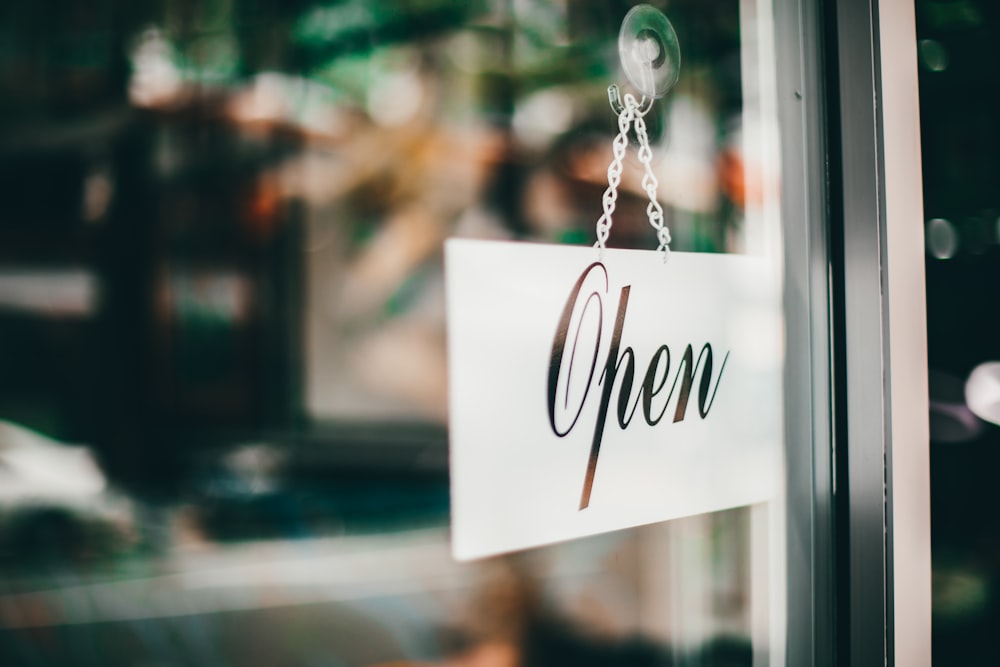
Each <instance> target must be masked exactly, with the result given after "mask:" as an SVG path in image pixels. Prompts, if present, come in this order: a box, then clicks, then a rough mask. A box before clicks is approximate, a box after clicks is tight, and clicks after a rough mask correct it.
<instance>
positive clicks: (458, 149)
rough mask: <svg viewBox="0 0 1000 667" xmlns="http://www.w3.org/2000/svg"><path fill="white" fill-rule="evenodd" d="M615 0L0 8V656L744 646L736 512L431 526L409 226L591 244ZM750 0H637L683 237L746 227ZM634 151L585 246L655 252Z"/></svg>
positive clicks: (258, 0) (423, 272) (420, 284)
mask: <svg viewBox="0 0 1000 667" xmlns="http://www.w3.org/2000/svg"><path fill="white" fill-rule="evenodd" d="M630 4H631V3H629V2H625V1H611V2H602V3H574V2H569V1H568V0H566V1H556V2H542V1H536V0H477V1H474V2H465V1H462V2H459V1H456V0H423V1H421V2H395V3H371V2H367V1H361V0H330V1H328V2H317V1H316V0H294V1H293V2H279V1H277V0H248V1H245V2H235V1H233V0H169V1H158V2H149V1H142V2H134V1H131V0H100V1H98V2H91V3H81V2H76V1H74V0H39V1H37V2H31V3H4V4H3V5H0V628H2V630H0V652H2V655H0V663H2V664H4V665H69V664H74V665H148V666H151V665H157V666H167V665H216V666H217V665H279V664H280V665H375V664H388V663H397V664H398V663H400V662H404V661H405V662H429V663H436V664H452V665H475V666H480V665H481V666H483V667H488V666H489V667H503V666H506V665H511V666H513V665H524V666H526V667H529V666H532V665H553V664H574V665H589V664H595V665H597V664H601V665H617V664H621V665H625V664H628V665H702V666H706V667H713V666H718V667H729V666H730V665H733V666H735V665H750V664H751V662H752V659H753V653H754V652H757V654H758V657H759V656H760V655H761V651H766V641H764V643H763V644H762V643H761V642H760V641H758V640H757V639H754V641H751V640H752V638H753V637H752V636H757V637H758V638H759V636H760V635H759V633H760V632H761V628H763V636H764V637H765V638H766V636H767V633H768V624H769V622H770V621H769V617H768V611H767V603H766V597H767V594H768V593H767V574H766V573H767V562H768V553H767V545H766V543H767V540H766V539H764V540H763V542H761V537H760V536H761V535H762V534H763V535H765V536H766V534H767V533H766V512H765V513H764V515H763V517H764V518H763V519H762V515H761V513H760V511H759V510H760V508H746V509H738V510H731V511H727V512H722V513H718V514H714V515H708V516H699V517H692V518H690V519H685V520H681V521H677V522H672V523H670V524H667V525H660V526H651V527H646V528H642V529H637V530H631V531H625V532H622V533H615V534H611V535H605V536H600V537H596V538H589V539H586V540H581V541H578V542H574V543H572V544H566V545H560V546H555V547H549V548H545V549H540V550H536V551H532V552H529V553H526V554H520V555H517V556H510V557H504V558H497V559H491V560H487V561H485V562H479V563H472V564H466V565H460V564H456V563H455V562H454V561H453V560H452V558H451V557H450V553H449V548H448V539H449V538H448V532H447V523H448V513H449V498H448V478H447V432H446V426H445V424H446V417H447V415H446V398H447V386H446V383H445V378H446V372H445V371H446V369H445V322H444V303H443V284H442V242H443V240H444V239H445V238H447V237H449V236H456V235H457V236H469V237H479V238H495V239H533V240H539V241H557V242H562V243H590V242H591V238H592V229H593V224H594V221H595V220H596V217H597V214H598V213H599V202H600V195H601V193H602V191H603V189H604V184H605V183H606V169H607V163H608V160H609V158H610V141H611V138H612V136H613V133H614V130H615V123H614V117H613V115H612V113H611V111H610V109H609V108H608V103H607V98H606V92H605V91H606V88H607V85H608V84H609V83H613V82H619V81H621V80H622V78H621V76H620V73H619V72H618V55H617V45H616V40H617V31H618V26H619V25H620V23H621V20H622V18H623V17H624V15H625V13H626V11H627V10H628V9H629V7H630ZM654 4H658V5H660V6H664V7H665V5H666V4H667V3H665V2H659V3H654ZM756 11H757V5H756V3H755V2H753V1H751V0H710V1H707V0H677V1H675V2H671V3H669V12H668V15H669V17H670V19H671V21H672V22H673V24H674V25H675V27H676V29H677V32H678V34H679V36H680V40H681V45H682V50H683V54H684V55H683V58H684V70H683V75H682V77H681V80H680V83H679V84H678V85H677V87H676V88H675V89H674V92H673V93H672V94H671V96H670V97H669V98H667V99H666V100H665V101H663V102H662V103H660V104H658V105H657V106H656V107H655V111H654V112H653V113H652V114H650V116H649V117H647V123H648V125H649V127H650V134H651V139H652V141H653V143H654V152H655V155H656V156H657V159H656V161H655V163H654V168H655V169H656V170H657V174H658V176H659V178H660V184H661V187H660V198H661V200H662V201H663V203H664V204H665V210H666V222H667V224H668V225H669V226H670V228H671V231H672V234H673V238H674V241H675V242H674V246H673V247H674V248H676V249H679V250H694V251H706V252H743V251H745V250H747V249H752V248H753V247H754V244H755V243H757V242H758V239H757V238H756V237H755V234H757V233H758V232H757V231H755V229H754V228H753V225H751V224H748V219H750V217H752V216H751V215H750V214H751V213H752V212H753V211H754V210H756V209H759V208H760V206H761V205H762V200H763V198H764V196H765V195H764V192H765V191H766V190H768V189H769V188H772V187H773V185H774V183H773V181H774V179H775V178H776V176H775V175H774V174H773V173H771V172H769V171H768V170H767V169H765V168H764V165H763V164H762V163H761V160H762V159H763V158H762V157H761V156H762V155H763V153H765V152H766V151H765V149H762V148H761V145H760V142H761V137H764V136H772V135H768V134H767V132H768V126H767V122H766V119H765V118H763V117H761V116H760V115H759V113H755V112H753V109H750V108H749V106H748V105H749V101H751V100H755V99H756V97H757V96H759V93H758V91H757V89H756V86H757V83H756V81H757V78H758V77H760V76H762V75H761V74H760V72H759V71H758V70H764V69H767V67H769V66H770V65H771V64H770V63H764V64H763V65H761V64H760V63H758V62H757V61H756V60H755V58H756V55H755V54H756V53H757V52H756V51H754V49H755V48H764V47H762V46H761V45H759V44H756V41H757V39H758V38H757V37H756V36H755V35H757V34H758V32H759V28H760V24H759V23H758V22H759V21H763V22H764V23H766V22H768V21H770V18H769V16H767V15H764V16H762V17H758V16H756ZM761 34H763V33H761ZM935 48H936V47H934V45H933V43H930V42H928V43H927V44H925V45H924V46H923V47H922V51H921V52H922V53H925V52H926V55H925V56H924V57H925V58H926V59H929V60H928V61H929V62H931V63H932V64H933V67H932V69H933V68H934V67H936V68H939V69H942V70H943V69H945V68H947V67H949V66H950V65H948V60H947V58H946V56H945V55H943V54H944V53H945V52H944V51H943V50H942V49H941V48H940V46H939V47H937V50H935ZM765 50H766V49H765ZM934 71H938V70H934ZM747 72H751V73H753V76H747V75H746V73H747ZM745 105H746V106H747V108H744V107H745ZM640 179H641V166H640V165H639V164H638V162H637V161H632V162H629V163H627V164H626V171H625V176H624V180H623V187H622V195H621V198H620V199H619V206H618V211H619V214H618V215H617V217H616V224H615V227H614V230H613V232H612V236H611V239H610V242H609V243H610V245H613V246H626V247H652V246H651V245H650V244H651V243H652V238H651V236H650V234H649V232H648V231H647V228H646V221H645V215H644V213H643V211H644V207H645V204H644V198H645V194H644V193H643V191H642V190H641V187H640ZM929 210H930V209H929ZM940 215H952V213H951V212H950V211H943V212H942V213H941V214H940ZM994 217H995V215H994ZM991 219H992V218H991ZM984 220H985V218H984ZM932 222H933V224H935V225H938V226H939V227H941V231H940V232H935V233H934V234H929V235H928V238H929V239H931V241H933V242H934V243H935V244H939V245H940V248H939V247H938V245H934V248H935V249H933V250H931V252H932V253H933V254H934V255H935V256H936V257H937V256H940V257H944V256H945V255H948V254H949V253H950V254H954V253H956V252H963V251H964V250H962V249H964V248H967V247H971V246H969V245H968V244H969V243H970V241H967V240H966V236H965V235H964V233H963V236H962V239H963V240H962V241H961V244H959V242H958V241H956V240H955V234H956V232H955V231H954V230H952V231H950V232H949V231H948V229H951V228H950V227H945V226H942V224H947V225H950V224H951V223H947V221H943V220H942V221H932ZM987 223H988V220H987V221H986V222H984V223H983V225H987ZM928 224H929V225H930V224H932V223H928ZM935 229H937V227H935ZM984 229H986V227H984ZM984 233H985V232H984ZM934 239H939V240H938V241H935V240H934ZM931 241H929V242H931ZM990 242H992V241H990ZM984 243H986V242H985V241H984ZM990 247H992V246H990ZM762 530H763V531H765V532H764V533H761V531H762ZM762 572H763V573H764V574H761V573H762ZM762 600H764V601H763V602H762ZM762 609H763V611H761V610H762ZM760 664H763V663H760Z"/></svg>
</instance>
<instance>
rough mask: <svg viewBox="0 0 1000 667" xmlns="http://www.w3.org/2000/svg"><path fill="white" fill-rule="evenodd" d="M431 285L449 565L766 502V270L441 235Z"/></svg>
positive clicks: (776, 455) (775, 406) (772, 377)
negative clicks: (444, 394) (441, 396)
mask: <svg viewBox="0 0 1000 667" xmlns="http://www.w3.org/2000/svg"><path fill="white" fill-rule="evenodd" d="M446 281H447V299H448V348H449V350H448V356H449V382H450V424H449V426H450V439H451V490H452V529H453V549H454V554H455V556H456V558H459V559H468V558H475V557H480V556H487V555H491V554H496V553H501V552H506V551H512V550H516V549H522V548H526V547H532V546H537V545H542V544H547V543H552V542H556V541H560V540H566V539H570V538H575V537H580V536H584V535H591V534H595V533H600V532H605V531H611V530H616V529H620V528H625V527H628V526H636V525H640V524H646V523H651V522H656V521H663V520H667V519H672V518H676V517H681V516H686V515H691V514H698V513H702V512H710V511H714V510H719V509H724V508H728V507H735V506H739V505H745V504H750V503H755V502H759V501H763V500H766V499H768V498H771V497H772V496H773V495H774V494H775V492H776V491H777V489H778V487H779V484H780V480H781V432H782V431H781V401H782V396H781V364H782V352H783V350H782V340H781V333H782V320H781V314H780V308H779V300H778V292H777V289H776V284H775V282H774V281H773V280H772V279H771V277H770V273H769V271H768V266H767V263H766V262H765V261H764V260H762V259H758V258H752V257H744V256H737V255H714V254H700V253H699V254H693V253H680V252H674V253H672V254H671V256H670V260H669V261H668V262H667V263H664V261H663V256H662V254H660V253H658V252H653V251H636V250H611V249H608V250H604V251H603V254H602V258H601V261H598V253H597V252H596V251H595V250H594V249H593V248H585V247H571V246H553V245H539V244H527V243H501V242H488V241H468V240H450V241H448V243H447V246H446Z"/></svg>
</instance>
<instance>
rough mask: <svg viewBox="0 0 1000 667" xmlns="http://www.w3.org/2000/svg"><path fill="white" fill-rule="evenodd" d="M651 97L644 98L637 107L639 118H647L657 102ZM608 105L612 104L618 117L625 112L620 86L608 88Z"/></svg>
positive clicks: (615, 85) (636, 111)
mask: <svg viewBox="0 0 1000 667" xmlns="http://www.w3.org/2000/svg"><path fill="white" fill-rule="evenodd" d="M655 101H656V100H654V99H653V98H651V97H646V96H645V95H643V96H642V100H641V101H640V102H639V106H638V107H636V110H635V113H636V115H637V116H645V115H646V114H647V113H649V112H650V110H652V108H653V102H655ZM608 103H609V104H611V109H612V111H614V112H615V114H616V115H618V116H620V115H622V112H624V111H625V105H624V104H622V95H621V91H620V90H618V84H614V83H613V84H611V85H610V86H608Z"/></svg>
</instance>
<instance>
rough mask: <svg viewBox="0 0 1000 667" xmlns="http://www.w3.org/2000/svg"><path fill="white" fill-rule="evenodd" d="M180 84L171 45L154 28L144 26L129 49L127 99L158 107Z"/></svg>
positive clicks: (146, 105)
mask: <svg viewBox="0 0 1000 667" xmlns="http://www.w3.org/2000/svg"><path fill="white" fill-rule="evenodd" d="M181 84H182V80H181V72H180V69H179V68H178V67H177V65H176V64H175V57H174V49H173V46H172V45H171V44H170V42H169V41H168V40H167V38H166V37H164V36H163V33H162V32H161V31H160V30H159V29H158V28H148V29H147V30H145V31H144V32H143V33H142V35H140V36H139V39H138V40H137V41H136V46H135V49H134V50H133V51H132V79H131V80H130V81H129V86H128V97H129V100H131V102H132V104H134V105H136V106H139V107H155V106H159V105H162V104H165V103H167V102H169V101H170V100H171V99H172V98H173V97H174V96H176V95H177V93H179V92H180V89H181Z"/></svg>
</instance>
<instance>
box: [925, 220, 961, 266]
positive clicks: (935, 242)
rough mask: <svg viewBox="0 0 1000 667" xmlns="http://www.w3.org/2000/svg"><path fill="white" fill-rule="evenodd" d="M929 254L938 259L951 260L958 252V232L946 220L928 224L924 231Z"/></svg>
mask: <svg viewBox="0 0 1000 667" xmlns="http://www.w3.org/2000/svg"><path fill="white" fill-rule="evenodd" d="M924 233H925V236H926V239H927V240H926V242H927V252H928V253H930V254H931V256H933V257H936V258H938V259H951V258H952V257H954V256H955V253H956V252H958V231H957V230H956V229H955V225H953V224H951V223H950V222H948V221H947V220H945V219H944V218H934V219H933V220H929V221H928V222H927V226H926V228H925V230H924Z"/></svg>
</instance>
